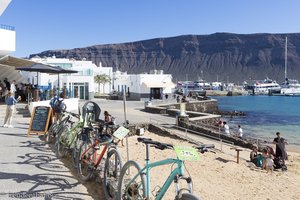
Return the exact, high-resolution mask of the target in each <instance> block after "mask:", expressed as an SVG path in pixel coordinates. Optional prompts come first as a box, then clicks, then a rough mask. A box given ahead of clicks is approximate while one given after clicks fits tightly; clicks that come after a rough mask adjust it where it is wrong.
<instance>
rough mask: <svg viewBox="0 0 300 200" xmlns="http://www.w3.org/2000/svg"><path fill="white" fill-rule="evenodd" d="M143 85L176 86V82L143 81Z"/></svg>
mask: <svg viewBox="0 0 300 200" xmlns="http://www.w3.org/2000/svg"><path fill="white" fill-rule="evenodd" d="M142 85H143V86H144V87H146V88H175V86H176V84H175V83H173V82H155V81H153V82H152V81H151V82H143V83H142Z"/></svg>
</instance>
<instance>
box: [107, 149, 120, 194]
mask: <svg viewBox="0 0 300 200" xmlns="http://www.w3.org/2000/svg"><path fill="white" fill-rule="evenodd" d="M122 166H123V165H122V158H121V156H120V153H119V151H118V150H117V149H110V150H109V151H108V153H107V158H106V161H105V167H104V175H103V187H104V194H105V199H115V197H116V195H117V189H118V188H117V186H118V180H119V177H120V173H121V169H122ZM114 186H115V191H113V188H112V187H114Z"/></svg>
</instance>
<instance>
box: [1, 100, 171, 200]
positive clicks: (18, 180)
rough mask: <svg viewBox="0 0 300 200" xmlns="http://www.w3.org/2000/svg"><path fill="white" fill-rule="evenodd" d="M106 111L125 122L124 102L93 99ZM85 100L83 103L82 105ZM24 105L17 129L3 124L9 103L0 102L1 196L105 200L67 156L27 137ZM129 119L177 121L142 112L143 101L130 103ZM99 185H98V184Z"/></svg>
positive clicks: (16, 121) (34, 137) (17, 116)
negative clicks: (79, 176) (82, 179)
mask: <svg viewBox="0 0 300 200" xmlns="http://www.w3.org/2000/svg"><path fill="white" fill-rule="evenodd" d="M94 101H95V102H97V103H98V104H99V106H100V107H101V116H100V117H101V118H103V112H104V110H107V111H108V112H110V113H111V114H112V115H113V116H115V117H116V120H117V123H119V124H121V123H123V122H124V106H123V102H122V101H107V100H102V99H94ZM83 104H84V101H81V102H80V105H81V106H82V105H83ZM24 107H25V104H18V105H17V107H16V108H17V109H16V110H17V111H16V113H15V114H14V118H13V125H14V128H4V127H2V125H3V121H4V117H5V109H6V106H5V105H3V104H1V105H0V126H1V127H0V152H1V154H0V199H1V200H2V199H4V200H6V199H47V200H48V199H78V200H79V199H83V200H89V199H100V200H101V199H104V198H103V197H102V195H101V194H102V186H101V185H100V184H99V183H95V182H94V181H92V182H90V183H88V184H85V185H83V184H81V182H80V181H79V180H78V179H77V178H76V171H75V170H74V168H73V166H71V165H70V163H69V162H68V160H67V159H65V160H59V159H57V158H56V156H55V153H54V152H53V151H52V150H51V148H50V147H49V146H48V145H46V144H45V143H44V141H42V140H41V139H40V138H39V137H38V136H37V135H34V134H32V135H30V137H27V130H28V126H29V122H30V118H29V117H26V116H25V115H23V114H22V113H21V112H20V111H21V109H22V108H24ZM126 107H127V119H128V120H129V121H130V122H131V123H142V122H148V123H149V122H150V120H154V119H155V120H156V122H165V123H172V124H174V123H175V119H174V118H171V117H168V116H161V115H155V114H149V113H146V112H143V111H141V110H142V109H143V108H144V102H142V101H141V102H136V101H135V102H132V101H131V102H127V105H126ZM95 184H98V185H95Z"/></svg>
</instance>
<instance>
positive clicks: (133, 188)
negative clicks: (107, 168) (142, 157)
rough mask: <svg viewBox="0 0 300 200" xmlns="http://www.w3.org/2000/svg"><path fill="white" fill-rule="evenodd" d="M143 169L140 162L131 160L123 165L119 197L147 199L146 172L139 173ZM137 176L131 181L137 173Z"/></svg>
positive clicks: (119, 198) (119, 199)
mask: <svg viewBox="0 0 300 200" xmlns="http://www.w3.org/2000/svg"><path fill="white" fill-rule="evenodd" d="M140 170H141V168H140V166H139V164H137V163H136V162H135V161H133V160H130V161H128V162H127V163H125V165H124V166H123V167H122V170H121V174H120V178H119V183H118V193H117V199H118V200H121V199H126V200H127V199H135V200H140V199H145V198H146V180H145V174H143V173H139V172H140ZM136 174H139V175H138V176H137V178H136V179H135V180H134V181H132V183H129V182H130V181H131V179H132V178H133V177H134V176H135V175H136Z"/></svg>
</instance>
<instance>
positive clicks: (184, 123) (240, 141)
mask: <svg viewBox="0 0 300 200" xmlns="http://www.w3.org/2000/svg"><path fill="white" fill-rule="evenodd" d="M211 122H213V120H212V121H211ZM178 126H180V127H183V128H186V129H190V130H193V131H196V132H200V133H202V134H205V135H208V136H212V137H215V138H219V139H221V140H226V141H229V142H232V143H233V144H234V145H237V146H240V147H244V148H249V149H252V148H253V144H252V143H251V142H248V141H246V140H243V139H240V138H236V137H231V136H227V135H224V134H219V132H217V131H214V130H212V129H207V128H205V127H201V126H197V125H194V124H192V123H189V121H188V120H179V121H178Z"/></svg>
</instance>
